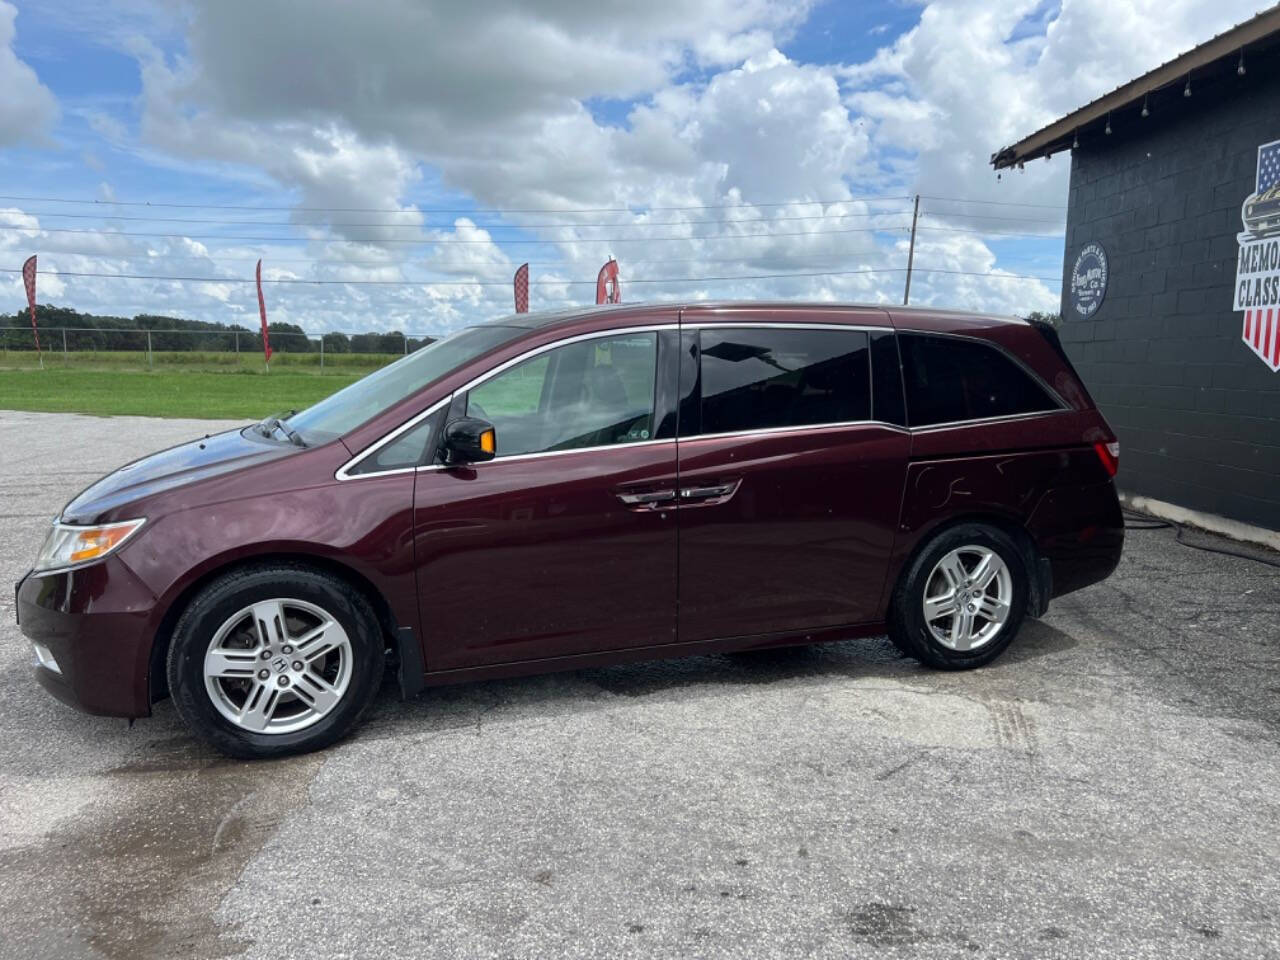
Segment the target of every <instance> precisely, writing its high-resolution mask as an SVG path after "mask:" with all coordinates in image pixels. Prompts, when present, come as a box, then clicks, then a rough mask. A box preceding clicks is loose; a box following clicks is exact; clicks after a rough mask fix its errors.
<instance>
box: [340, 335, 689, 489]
mask: <svg viewBox="0 0 1280 960" xmlns="http://www.w3.org/2000/svg"><path fill="white" fill-rule="evenodd" d="M679 329H680V324H678V323H657V324H652V323H651V324H644V325H641V326H635V327H618V328H616V329H613V330H594V331H592V332H590V333H579V334H576V335H575V336H572V337H565V338H564V339H562V340H553V341H552V342H551V343H544V344H542V345H541V346H538V347H534V348H532V349H531V350H527V351H526V352H524V353H521V354H519V355H517V356H514V357H512V358H511V359H510V360H506V361H504V362H502V363H500V364H498V366H496V367H494V368H493V369H492V370H486V371H485V372H484V373H482V374H480V375H479V376H478V377H475V378H474V379H472V380H469V381H468V382H467V383H465V384H463V385H462V386H461V387H458V389H456V390H454V391H453V392H452V393H450V394H449V395H448V396H447V397H444V398H443V399H441V400H438V401H436V402H435V403H434V404H432V405H431V406H430V407H428V408H427V409H426V410H424V411H422V413H419V414H417V415H416V416H414V417H413V418H412V419H410V420H407V421H405V422H404V423H402V424H401V425H400V426H398V427H396V428H395V429H394V430H392V431H391V432H390V433H388V434H387V435H386V436H384V437H382V438H381V439H380V440H377V441H375V442H374V443H372V444H370V445H369V446H367V447H365V448H364V449H363V450H361V451H360V452H359V453H357V454H356V455H355V456H354V457H352V458H351V459H350V460H348V461H347V462H346V463H344V464H343V465H342V466H341V467H339V468H338V470H337V472H336V473H335V474H334V478H335V479H337V480H361V479H363V478H365V477H386V476H390V475H391V474H394V473H409V472H410V471H412V472H415V473H417V472H419V471H424V472H425V471H429V470H432V469H440V468H442V466H443V465H441V464H423V465H421V466H417V467H396V468H395V469H394V470H376V471H373V472H370V473H357V474H352V473H351V470H352V468H354V467H355V466H356V465H358V464H359V463H360V461H362V460H364V459H365V458H366V457H368V456H371V455H372V454H374V453H376V452H377V451H378V450H380V449H382V448H383V447H384V446H386V445H387V444H388V443H390V442H391V441H393V440H395V438H396V437H398V436H400V435H401V434H402V433H404V432H405V431H406V430H412V429H413V428H414V427H415V426H417V425H418V424H419V423H421V422H422V421H423V420H424V419H426V418H427V417H429V416H431V414H433V413H435V412H436V411H437V410H439V409H440V408H441V407H443V406H446V405H448V404H451V403H453V399H454V397H456V396H458V394H461V393H466V392H467V391H468V390H473V389H475V388H476V387H478V386H480V384H482V383H484V382H485V381H487V380H490V379H492V378H493V377H496V376H497V375H498V374H500V373H502V372H503V371H504V370H508V369H510V368H511V367H514V366H516V365H517V364H519V363H523V362H524V361H525V360H531V359H533V358H534V357H536V356H538V355H540V354H543V353H546V352H547V351H548V350H554V349H556V348H557V347H565V346H568V345H569V344H571V343H580V342H581V341H583V340H600V339H603V338H606V337H626V336H634V335H635V334H638V333H654V334H656V333H657V332H658V331H659V330H679ZM664 442H666V441H662V440H639V441H636V442H635V443H611V444H604V445H602V446H599V447H579V448H577V449H574V450H544V451H542V452H540V453H519V454H516V455H515V456H512V457H496V458H494V460H491V461H488V462H489V463H495V462H497V461H498V460H503V461H507V460H514V459H516V458H517V457H520V458H524V457H536V456H546V455H549V454H565V453H580V452H582V451H583V450H602V449H607V448H608V447H635V446H639V445H640V444H642V443H664ZM473 466H474V464H473Z"/></svg>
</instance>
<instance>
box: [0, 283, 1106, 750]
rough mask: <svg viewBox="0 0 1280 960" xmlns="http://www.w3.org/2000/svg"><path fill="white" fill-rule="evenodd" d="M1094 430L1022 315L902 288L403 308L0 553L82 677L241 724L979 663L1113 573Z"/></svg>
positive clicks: (81, 687) (1042, 332)
mask: <svg viewBox="0 0 1280 960" xmlns="http://www.w3.org/2000/svg"><path fill="white" fill-rule="evenodd" d="M1118 455H1119V448H1118V446H1117V444H1116V438H1115V435H1114V434H1113V433H1112V431H1111V429H1110V428H1109V427H1108V425H1107V423H1106V421H1105V420H1104V419H1103V417H1102V415H1101V414H1100V413H1099V412H1098V410H1097V409H1096V407H1095V406H1094V403H1093V401H1092V400H1091V399H1090V397H1089V394H1088V392H1087V391H1086V389H1085V387H1084V385H1083V384H1082V383H1081V382H1080V379H1079V378H1078V377H1077V375H1076V373H1075V372H1074V371H1073V370H1072V368H1071V365H1070V363H1069V362H1068V361H1067V359H1066V356H1065V354H1064V353H1063V351H1062V349H1061V347H1060V345H1059V343H1058V340H1057V336H1056V334H1055V333H1054V332H1053V330H1052V329H1051V328H1048V327H1043V326H1038V325H1034V324H1030V323H1027V322H1024V321H1020V320H1012V319H1004V318H994V317H986V316H976V315H971V314H964V313H949V312H939V311H933V310H919V309H907V308H895V307H890V308H882V307H870V306H833V305H828V304H824V305H792V304H732V303H724V304H705V303H699V304H695V305H685V306H681V305H667V304H662V305H649V306H644V305H640V306H625V307H624V306H607V307H601V308H589V309H587V308H584V309H579V310H573V311H568V312H562V313H545V314H517V315H515V316H511V317H507V318H505V319H503V320H498V321H496V322H494V323H491V324H486V325H482V326H476V327H471V328H469V329H466V330H462V331H461V332H458V333H455V334H453V335H452V336H449V337H447V338H444V339H442V340H439V341H436V342H434V343H431V344H430V345H428V346H426V347H423V348H422V349H420V350H418V351H417V352H415V353H413V354H410V355H409V356H407V357H405V358H404V359H402V360H399V361H397V362H396V363H393V364H391V365H390V366H388V367H385V368H383V369H381V370H379V371H378V372H376V373H373V374H370V375H369V376H367V377H365V378H364V379H362V380H359V381H357V382H356V383H354V384H352V385H350V386H348V387H346V388H345V389H343V390H340V391H338V392H337V393H335V394H333V395H332V396H330V397H328V398H327V399H325V400H322V401H321V402H319V403H317V404H316V405H315V406H313V407H310V408H308V409H306V410H303V411H302V412H301V413H296V414H292V415H289V416H281V417H270V418H268V419H266V420H264V421H263V422H261V423H256V424H251V425H249V426H246V427H244V428H243V429H239V430H231V431H228V432H226V433H221V434H218V435H215V436H209V437H205V438H203V439H198V440H192V441H191V442H190V443H187V444H183V445H182V446H178V447H174V448H172V449H170V450H166V451H163V452H161V453H157V454H154V455H152V456H149V457H145V458H143V459H142V460H139V461H137V462H135V463H132V464H129V465H128V466H125V467H122V468H120V469H119V470H117V471H116V472H114V473H112V474H110V475H109V476H107V477H104V478H103V479H101V480H99V481H98V482H97V483H95V484H93V485H92V486H91V487H89V488H88V489H87V490H85V491H84V492H83V493H81V494H80V495H79V496H77V497H76V498H75V499H74V500H72V501H71V502H70V503H69V504H67V506H66V507H65V508H64V509H63V511H62V513H61V515H60V516H59V517H57V519H56V520H55V521H54V523H53V525H52V527H51V529H50V530H49V534H48V538H47V540H46V541H45V544H44V546H43V548H42V549H41V550H40V553H39V555H38V558H37V560H36V563H35V567H34V569H33V570H32V571H31V572H30V573H28V574H27V575H26V576H25V577H24V578H23V579H22V581H21V582H20V583H19V584H18V603H17V609H18V617H19V623H20V625H21V629H22V631H23V633H24V634H25V635H26V636H27V637H28V638H29V639H30V641H31V643H32V645H33V648H34V654H35V660H36V663H35V673H36V677H37V678H38V680H39V682H40V683H41V684H43V685H44V686H45V687H46V688H47V689H48V690H49V691H50V692H51V693H52V694H54V695H55V696H57V697H59V698H60V699H62V700H65V701H66V702H68V703H71V704H74V705H76V706H78V707H80V708H82V709H84V710H87V711H89V712H92V713H97V714H106V715H111V716H121V717H141V716H145V715H147V714H149V712H150V710H151V706H152V704H153V703H155V702H156V701H158V700H159V699H161V698H163V697H165V696H169V697H172V698H173V700H174V703H175V705H176V707H177V710H178V712H179V714H180V715H181V716H182V718H183V719H184V720H185V721H186V722H187V723H188V724H189V725H190V727H191V729H192V730H193V731H194V732H195V733H196V734H197V735H199V736H201V737H203V738H204V739H205V740H207V741H208V742H210V743H212V744H213V745H214V746H216V747H218V748H220V749H221V750H223V751H225V752H227V753H229V754H233V755H236V756H244V757H255V756H268V755H274V754H283V753H290V752H297V751H303V750H311V749H315V748H317V747H321V746H324V745H326V744H329V743H332V742H333V741H334V740H336V739H337V738H339V737H340V736H342V735H343V734H344V733H346V732H347V731H349V730H350V729H351V728H352V727H353V726H354V725H355V724H356V722H357V721H358V720H359V718H360V716H361V714H362V713H363V712H364V711H365V709H366V708H367V707H368V705H369V703H370V701H371V700H372V698H373V697H374V694H375V692H376V691H377V689H378V687H379V684H380V682H381V680H382V677H383V671H384V668H385V667H387V666H388V665H389V666H390V668H391V669H394V671H395V672H396V676H397V679H398V682H399V686H400V689H401V691H402V693H403V694H404V695H406V696H408V695H412V694H415V693H417V692H419V691H421V690H422V689H423V688H424V687H427V686H432V685H437V684H445V683H456V682H461V681H468V680H475V679H480V678H486V677H510V676H515V675H519V674H531V673H539V672H544V671H552V670H568V669H574V668H579V667H584V666H598V665H604V664H611V663H619V662H623V661H630V660H640V659H646V658H659V657H678V656H687V655H690V654H699V653H708V652H721V651H730V650H743V649H749V648H761V647H768V646H774V645H782V644H794V643H813V642H818V641H824V640H836V639H843V638H848V637H858V636H866V635H875V634H882V633H888V635H889V637H890V638H892V640H893V642H894V643H895V644H897V646H898V647H899V648H900V649H901V650H902V652H903V653H904V654H906V655H907V656H909V657H913V658H915V659H917V660H919V661H920V662H921V663H923V664H926V665H928V666H930V667H936V668H941V669H960V668H968V667H977V666H981V665H983V664H986V663H989V662H990V661H991V660H993V659H995V658H996V657H997V656H998V655H999V654H1000V653H1001V652H1002V651H1003V650H1004V649H1005V648H1006V647H1008V645H1009V644H1010V643H1011V642H1013V640H1014V638H1015V636H1016V635H1017V633H1018V628H1019V627H1020V626H1021V624H1022V622H1023V620H1024V619H1025V618H1026V617H1029V616H1030V617H1035V616H1039V615H1041V614H1042V613H1043V612H1044V611H1045V609H1046V608H1047V606H1048V603H1049V601H1050V599H1051V598H1053V597H1056V596H1059V595H1061V594H1064V593H1067V592H1069V591H1072V590H1078V589H1080V588H1081V587H1084V586H1087V585H1089V584H1092V583H1095V582H1097V581H1099V580H1101V579H1103V578H1104V577H1106V576H1108V575H1109V574H1110V573H1111V571H1112V570H1113V569H1114V568H1115V566H1116V564H1117V562H1118V561H1119V557H1120V550H1121V545H1122V541H1123V536H1124V534H1123V524H1122V521H1121V514H1120V507H1119V503H1118V501H1117V497H1116V490H1115V486H1114V483H1113V477H1114V475H1115V472H1116V466H1117V461H1118Z"/></svg>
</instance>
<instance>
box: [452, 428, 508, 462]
mask: <svg viewBox="0 0 1280 960" xmlns="http://www.w3.org/2000/svg"><path fill="white" fill-rule="evenodd" d="M444 450H445V456H446V458H447V459H448V461H449V463H454V464H458V463H481V462H483V461H485V460H492V459H493V458H494V455H495V454H497V452H498V432H497V431H496V430H495V429H494V427H493V424H492V423H490V422H489V421H488V420H481V419H480V418H479V417H462V418H460V419H458V420H454V421H452V422H451V423H449V424H448V425H447V426H446V427H445V428H444Z"/></svg>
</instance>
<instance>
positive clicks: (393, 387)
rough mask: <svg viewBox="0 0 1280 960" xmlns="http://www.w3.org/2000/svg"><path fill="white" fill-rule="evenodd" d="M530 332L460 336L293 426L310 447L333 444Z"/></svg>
mask: <svg viewBox="0 0 1280 960" xmlns="http://www.w3.org/2000/svg"><path fill="white" fill-rule="evenodd" d="M528 332H529V331H528V330H527V329H525V328H523V327H508V326H502V325H500V324H490V325H486V326H481V327H469V328H467V329H466V330H460V331H458V332H457V333H454V334H451V335H450V336H447V337H445V338H444V339H441V340H436V341H433V342H432V343H429V344H427V345H426V346H425V347H422V348H420V349H418V350H415V351H414V352H413V353H411V354H409V355H407V356H405V357H402V358H401V359H399V360H397V361H396V362H395V363H392V364H389V365H387V366H385V367H382V368H381V369H380V370H375V371H374V372H373V373H371V374H369V375H368V376H367V377H362V378H361V379H359V380H357V381H356V382H355V383H353V384H351V385H350V386H347V387H343V388H342V389H341V390H339V391H338V392H337V393H331V394H330V395H329V396H327V397H325V398H324V399H323V400H321V401H320V402H319V403H316V404H314V405H312V406H310V407H308V408H307V409H305V410H303V411H302V412H301V413H295V414H294V415H293V416H291V417H289V418H288V424H289V426H290V428H291V429H293V430H297V431H298V433H300V434H301V435H302V437H303V439H304V440H306V441H307V442H308V443H311V444H315V443H323V442H325V441H328V440H332V439H333V438H334V437H339V436H341V435H342V434H344V433H347V432H349V431H351V430H354V429H355V428H356V427H358V426H360V424H362V423H364V422H365V421H367V420H369V419H371V418H373V417H376V416H377V415H378V414H380V413H382V411H384V410H386V409H387V408H388V407H391V406H393V405H394V404H397V403H399V402H400V401H401V400H403V399H405V398H406V397H408V396H410V395H411V394H413V393H416V392H417V391H418V390H421V389H422V388H423V387H425V386H426V385H427V384H429V383H431V382H432V381H434V380H438V379H440V378H441V377H443V376H444V375H445V374H447V373H450V372H451V371H453V370H456V369H457V368H458V367H460V366H462V365H463V364H464V363H468V362H470V361H471V360H474V359H475V358H476V357H478V356H480V355H481V354H483V353H488V352H489V351H490V350H493V349H495V348H497V347H500V346H501V345H502V344H504V343H507V342H509V341H511V340H514V339H515V338H516V337H519V336H522V335H523V334H526V333H528Z"/></svg>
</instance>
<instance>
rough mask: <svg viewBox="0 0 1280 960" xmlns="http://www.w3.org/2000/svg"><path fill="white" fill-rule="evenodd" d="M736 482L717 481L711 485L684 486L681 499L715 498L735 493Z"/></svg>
mask: <svg viewBox="0 0 1280 960" xmlns="http://www.w3.org/2000/svg"><path fill="white" fill-rule="evenodd" d="M736 486H737V484H736V483H717V484H713V485H712V486H709V487H683V488H681V490H680V499H681V500H713V499H715V498H716V497H726V496H728V495H729V494H731V493H733V490H734V487H736Z"/></svg>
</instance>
